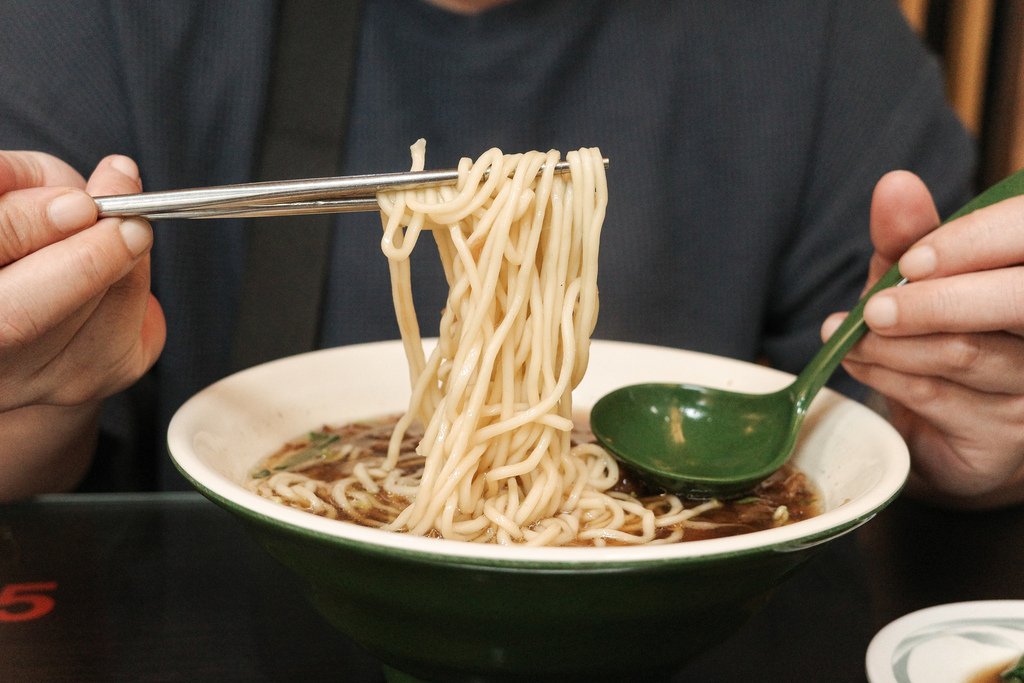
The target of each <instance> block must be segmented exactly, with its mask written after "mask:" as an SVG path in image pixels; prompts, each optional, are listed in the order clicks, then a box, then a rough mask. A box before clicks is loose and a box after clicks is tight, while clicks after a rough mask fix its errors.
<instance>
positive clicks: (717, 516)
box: [249, 416, 820, 545]
mask: <svg viewBox="0 0 1024 683" xmlns="http://www.w3.org/2000/svg"><path fill="white" fill-rule="evenodd" d="M397 419H398V416H388V417H383V418H378V419H373V420H365V421H359V422H353V423H349V424H346V425H342V426H330V425H325V426H323V427H321V428H320V429H318V430H316V431H312V432H309V433H308V434H305V435H303V436H301V437H298V438H296V439H293V440H291V441H289V442H288V443H286V444H284V445H283V446H282V447H281V448H280V449H278V450H277V451H276V452H275V453H273V454H272V455H270V456H269V457H267V458H265V459H263V460H262V461H260V463H259V464H258V465H257V466H256V467H255V468H254V469H253V470H252V472H251V474H250V481H249V487H250V488H251V489H253V490H255V491H257V492H258V493H260V495H264V496H266V497H268V498H271V499H275V500H277V501H278V502H281V503H283V504H286V505H289V506H292V507H296V508H299V509H304V510H307V511H309V512H312V513H314V514H320V515H323V516H326V517H332V518H337V519H341V520H346V521H349V522H355V523H357V524H362V525H365V526H374V527H380V526H384V525H386V524H388V523H389V522H390V521H392V520H393V519H394V517H395V516H396V515H397V512H398V511H400V510H401V509H403V508H405V507H406V506H407V505H408V504H409V503H410V502H411V498H408V497H404V496H400V495H395V494H394V493H388V492H387V491H385V489H384V488H380V489H379V490H377V491H372V492H366V493H365V494H364V495H372V496H373V498H374V501H373V505H363V506H360V505H358V504H356V505H350V506H347V507H346V506H341V505H338V504H337V502H336V501H337V499H336V498H334V497H332V487H333V483H334V482H337V481H339V480H342V479H345V478H351V477H353V476H354V475H358V468H359V467H373V466H374V465H375V464H377V463H380V462H381V461H382V460H383V459H384V457H385V456H386V455H387V450H388V443H389V441H390V439H391V434H392V431H393V430H394V426H395V423H396V421H397ZM421 436H422V431H421V430H420V429H419V428H418V427H417V426H415V425H414V426H412V427H410V428H409V429H408V430H407V432H406V434H405V438H404V440H403V442H402V447H401V452H402V455H401V457H400V458H399V460H398V465H397V467H396V469H397V470H400V472H401V474H402V475H403V476H412V477H416V476H418V474H419V472H420V471H421V470H422V467H423V463H424V458H423V457H421V456H419V455H418V454H417V453H416V445H417V444H418V443H419V441H420V438H421ZM572 442H573V444H574V445H576V444H583V443H593V442H594V438H593V436H592V435H591V434H590V432H589V429H586V428H580V427H579V426H578V427H577V429H576V430H574V432H573V435H572ZM280 473H295V474H296V475H301V476H302V477H304V478H308V479H310V480H314V482H315V483H312V484H311V485H306V486H305V488H304V489H303V491H308V495H306V494H305V493H303V494H301V495H299V496H295V495H291V494H290V493H289V494H288V495H283V494H282V490H281V489H280V487H276V488H275V486H274V485H272V482H273V479H272V477H273V475H275V474H280ZM610 491H613V492H616V493H619V494H624V495H628V496H629V497H630V498H632V499H635V500H637V501H639V502H641V503H642V504H643V507H645V508H647V509H648V510H651V511H653V512H654V513H655V514H656V515H658V514H663V513H665V512H667V511H669V510H670V508H671V507H672V505H673V503H674V502H675V501H678V500H679V499H677V498H676V497H675V496H671V495H669V494H665V493H663V492H660V491H655V490H650V489H647V488H646V487H645V486H644V485H643V483H642V482H641V481H640V480H639V479H638V478H637V477H636V476H635V475H634V474H633V473H632V472H630V471H629V470H628V469H627V468H626V467H625V466H623V465H622V464H621V463H620V464H619V477H618V483H616V484H615V485H614V486H613V487H612V488H611V489H610ZM682 504H683V506H684V507H685V508H687V509H692V508H704V509H703V511H700V512H699V513H698V514H695V515H694V516H693V517H690V518H689V519H686V520H683V521H680V522H678V523H675V524H672V525H671V526H665V527H660V528H658V530H657V533H656V536H655V538H656V539H658V540H661V541H662V542H664V541H665V540H666V539H671V540H673V541H676V540H678V541H696V540H702V539H710V538H721V537H725V536H735V535H738V534H745V533H750V532H754V531H761V530H764V529H770V528H773V527H777V526H783V525H786V524H791V523H793V522H797V521H800V520H802V519H807V518H809V517H813V516H814V515H816V514H818V513H819V512H820V506H819V496H818V494H817V492H816V490H815V489H814V488H813V486H812V485H811V483H810V482H809V481H808V479H807V477H806V476H805V475H804V474H803V473H802V472H800V471H799V470H798V469H796V468H795V467H793V466H792V465H788V464H787V465H785V466H783V467H782V468H781V469H780V470H778V471H777V472H775V473H774V474H772V475H771V476H770V477H768V479H766V480H765V481H763V482H761V483H760V484H758V485H757V486H756V487H754V488H753V489H751V491H749V492H748V493H747V494H745V495H743V496H740V497H738V498H735V499H732V500H726V501H707V500H686V499H683V500H682ZM382 511H383V512H382ZM388 511H392V512H393V514H389V512H388ZM675 532H680V533H681V537H679V538H673V537H674V536H676V535H679V534H676V533H675ZM428 535H431V536H438V535H439V534H437V533H436V532H435V533H431V534H428ZM571 545H595V543H593V542H591V541H589V540H588V541H578V542H576V543H573V544H571ZM596 545H618V543H616V542H615V541H609V542H607V543H598V544H596Z"/></svg>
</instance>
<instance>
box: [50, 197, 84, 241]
mask: <svg viewBox="0 0 1024 683" xmlns="http://www.w3.org/2000/svg"><path fill="white" fill-rule="evenodd" d="M46 212H47V215H49V217H50V221H51V222H52V223H53V225H54V226H55V227H56V228H57V229H58V230H62V231H64V232H71V231H72V230H77V229H79V228H84V227H85V226H87V225H91V224H92V223H93V222H94V221H95V220H96V202H94V201H93V200H92V198H91V197H90V196H89V195H87V194H85V193H84V192H65V193H64V194H62V195H59V196H57V197H55V198H54V199H53V200H51V201H50V205H49V206H47V207H46Z"/></svg>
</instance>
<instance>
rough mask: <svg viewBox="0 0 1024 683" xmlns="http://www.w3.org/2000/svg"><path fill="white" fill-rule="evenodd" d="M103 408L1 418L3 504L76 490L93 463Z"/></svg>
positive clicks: (37, 409) (46, 409) (42, 409)
mask: <svg viewBox="0 0 1024 683" xmlns="http://www.w3.org/2000/svg"><path fill="white" fill-rule="evenodd" d="M99 409H100V402H99V401H96V402H91V403H88V404H85V405H81V406H73V407H62V406H49V405H34V406H27V407H24V408H19V409H17V410H11V411H8V412H6V413H0V503H2V502H9V501H13V500H18V499H22V498H28V497H30V496H32V495H35V494H37V493H52V492H59V491H69V490H71V489H73V488H74V487H75V486H76V485H77V484H78V482H79V481H81V479H82V477H83V476H84V475H85V472H86V470H87V469H88V467H89V464H90V462H91V461H92V456H93V453H94V451H95V448H96V439H97V435H98V433H99V426H98V425H99Z"/></svg>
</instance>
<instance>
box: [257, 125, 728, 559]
mask: <svg viewBox="0 0 1024 683" xmlns="http://www.w3.org/2000/svg"><path fill="white" fill-rule="evenodd" d="M424 155H425V144H424V142H423V141H422V140H420V141H418V142H417V143H416V144H415V145H413V147H412V157H413V163H412V170H414V171H418V170H422V169H423V168H424ZM566 160H567V161H568V164H569V167H570V172H569V173H568V174H564V175H563V174H557V173H555V164H556V162H558V161H559V153H558V152H555V151H549V152H547V153H542V152H528V153H525V154H510V155H506V154H503V153H502V152H501V151H500V150H497V149H491V150H489V151H487V152H485V153H484V154H483V155H481V156H480V157H479V158H478V159H477V160H476V161H475V162H473V161H471V160H468V159H463V160H462V162H460V165H459V179H458V182H457V184H455V185H450V186H439V187H434V188H425V189H423V188H421V189H416V190H408V191H400V192H391V193H382V194H380V195H379V196H378V202H379V204H380V207H381V219H382V223H383V228H384V234H383V239H382V242H381V246H382V249H383V251H384V254H385V255H386V256H387V258H388V263H389V268H390V272H391V282H392V295H393V299H394V304H395V311H396V315H397V318H398V325H399V329H400V331H401V336H402V340H403V342H404V347H405V352H406V356H407V358H408V363H409V373H410V381H411V384H412V397H411V400H410V402H409V405H408V410H407V412H406V413H405V414H404V415H402V416H401V417H400V418H399V419H398V422H397V424H396V426H395V428H394V430H393V432H392V433H391V435H390V440H389V443H388V445H387V449H386V453H381V454H378V455H376V456H373V457H360V458H357V459H355V460H354V461H353V464H352V465H351V466H350V467H348V470H347V474H346V476H344V477H342V478H341V479H339V480H337V481H335V482H331V483H330V484H328V485H326V486H325V485H323V484H319V483H317V482H316V481H315V480H313V479H311V478H309V477H307V476H305V475H303V474H302V473H297V472H282V473H279V474H274V475H271V476H270V477H269V478H267V479H265V480H263V481H262V483H259V484H255V485H254V486H262V487H267V488H268V490H267V491H264V492H263V493H264V495H269V496H270V497H273V498H277V499H279V500H285V501H287V500H288V499H295V500H297V501H299V502H300V503H301V505H300V506H302V507H304V508H306V509H309V510H310V511H312V512H318V513H320V514H327V515H328V516H336V515H335V514H331V513H330V512H325V511H322V510H319V509H318V508H319V507H324V506H326V507H330V506H331V505H334V506H337V508H339V509H340V510H341V511H342V512H343V513H344V516H346V517H348V518H350V519H353V518H354V519H358V520H359V521H360V523H364V524H370V525H372V526H379V527H381V528H384V529H388V530H392V531H400V532H406V533H410V534H418V535H431V536H440V537H443V538H446V539H455V540H462V541H476V542H491V543H494V542H496V543H502V544H511V543H522V544H529V545H567V544H584V545H603V544H605V543H615V544H635V543H651V542H673V541H677V540H680V538H681V536H682V533H683V530H682V529H683V526H684V524H683V523H684V522H685V521H686V520H687V519H689V518H690V517H693V516H696V515H698V514H700V513H702V512H704V511H706V510H708V509H711V508H714V507H716V506H717V505H718V503H717V502H714V501H711V502H707V503H704V504H702V505H698V506H696V507H691V508H690V509H686V508H685V507H684V506H683V504H682V502H681V501H680V500H679V499H678V498H677V497H675V496H671V495H665V496H659V497H657V500H656V501H654V502H651V501H647V504H646V505H645V502H644V501H641V500H639V499H638V498H636V497H635V496H633V495H631V494H630V493H628V492H623V491H617V490H613V489H614V487H616V485H617V484H618V483H619V481H620V472H619V466H618V464H617V463H616V461H615V460H614V459H613V458H612V457H611V456H610V455H609V454H608V453H607V452H606V451H604V450H603V449H602V448H600V447H599V446H597V445H596V444H594V443H574V441H573V439H572V438H571V435H572V430H573V420H572V417H573V408H572V390H573V388H574V387H575V386H576V385H577V384H578V383H579V381H580V380H581V379H582V377H583V374H584V372H585V371H586V368H587V362H588V357H589V348H590V335H591V333H592V331H593V329H594V325H595V324H596V321H597V312H598V289H597V267H598V245H599V239H600V235H601V226H602V223H603V221H604V216H605V208H606V206H607V200H608V190H607V184H606V181H605V172H604V164H603V161H602V158H601V154H600V152H599V151H598V150H597V149H595V148H590V149H580V150H578V151H572V152H569V153H568V154H567V155H566ZM424 230H428V231H430V232H431V234H432V235H433V237H434V239H435V241H436V243H437V247H438V252H439V254H440V257H441V261H442V263H443V266H444V273H445V277H446V279H447V281H448V286H449V295H448V300H447V304H446V307H445V309H444V311H443V313H442V316H441V321H440V326H439V334H438V342H437V345H436V347H435V348H434V349H433V350H432V352H431V353H430V355H429V356H427V355H426V353H425V351H424V347H423V343H422V340H421V337H420V331H419V326H418V324H417V320H416V312H415V308H414V305H413V296H412V287H411V279H410V267H409V257H410V255H411V254H412V251H413V249H414V248H415V246H416V243H417V241H418V239H419V238H420V236H421V235H422V232H423V231H424ZM410 429H415V430H422V437H420V438H419V441H418V446H416V449H415V453H412V454H410V453H409V452H408V448H405V449H403V447H402V443H403V440H407V432H408V431H409V430H410ZM416 433H417V434H418V433H419V431H417V432H416ZM356 460H357V461H356ZM277 477H287V478H286V479H280V480H277V481H276V482H275V478H277ZM318 491H319V493H318ZM314 499H316V500H314Z"/></svg>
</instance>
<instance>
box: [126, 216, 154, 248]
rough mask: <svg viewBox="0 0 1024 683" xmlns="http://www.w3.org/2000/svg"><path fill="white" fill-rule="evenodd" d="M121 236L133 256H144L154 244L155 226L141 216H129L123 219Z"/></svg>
mask: <svg viewBox="0 0 1024 683" xmlns="http://www.w3.org/2000/svg"><path fill="white" fill-rule="evenodd" d="M120 230H121V238H122V239H123V240H124V243H125V246H127V247H128V251H130V252H131V253H132V256H142V254H144V253H146V250H147V249H149V247H150V246H151V245H152V244H153V228H152V227H151V226H150V225H149V223H147V222H146V221H144V220H142V219H141V218H127V219H125V220H123V221H121V226H120Z"/></svg>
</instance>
